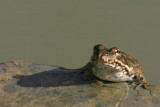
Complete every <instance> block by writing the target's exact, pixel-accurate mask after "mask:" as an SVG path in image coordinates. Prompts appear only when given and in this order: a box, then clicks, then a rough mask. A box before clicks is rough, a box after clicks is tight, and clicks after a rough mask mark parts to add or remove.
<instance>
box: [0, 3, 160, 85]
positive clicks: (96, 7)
mask: <svg viewBox="0 0 160 107" xmlns="http://www.w3.org/2000/svg"><path fill="white" fill-rule="evenodd" d="M159 5H160V1H158V0H152V1H150V0H142V1H139V0H134V1H128V0H117V1H112V0H102V1H97V0H89V1H86V0H80V1H77V0H52V1H51V0H45V1H44V0H34V1H32V0H26V1H21V0H14V1H13V0H8V1H6V0H5V1H0V13H1V16H0V37H1V38H0V44H1V45H0V49H1V57H0V59H1V62H4V61H8V60H13V59H23V60H25V61H31V62H33V63H38V64H49V65H57V66H63V67H67V68H79V67H82V66H83V65H85V64H86V63H87V62H88V61H89V57H90V56H91V54H92V48H93V46H94V45H95V44H98V43H102V44H104V45H105V46H106V47H109V48H110V47H113V46H117V47H119V48H120V49H121V50H122V51H124V52H126V53H128V54H129V55H131V56H134V57H136V58H137V59H138V60H139V62H140V64H141V65H142V67H143V71H144V74H145V75H146V77H147V79H148V81H149V82H150V83H152V84H160V80H159V76H160V72H159V60H160V57H159V56H160V49H159V47H160V43H159V40H160V36H159V35H160V30H159V28H160V21H159V19H160V6H159Z"/></svg>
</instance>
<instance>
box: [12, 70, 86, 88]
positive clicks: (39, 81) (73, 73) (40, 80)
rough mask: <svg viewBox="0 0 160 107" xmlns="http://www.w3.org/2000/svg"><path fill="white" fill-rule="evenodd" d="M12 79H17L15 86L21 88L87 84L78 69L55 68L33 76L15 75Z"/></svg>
mask: <svg viewBox="0 0 160 107" xmlns="http://www.w3.org/2000/svg"><path fill="white" fill-rule="evenodd" d="M14 78H17V79H19V80H18V82H17V85H20V86H23V87H58V86H71V85H82V84H89V82H88V81H86V80H85V79H84V74H83V72H82V70H78V69H77V70H69V69H68V70H67V69H64V68H57V69H53V70H49V71H44V72H40V73H36V74H33V75H17V76H14Z"/></svg>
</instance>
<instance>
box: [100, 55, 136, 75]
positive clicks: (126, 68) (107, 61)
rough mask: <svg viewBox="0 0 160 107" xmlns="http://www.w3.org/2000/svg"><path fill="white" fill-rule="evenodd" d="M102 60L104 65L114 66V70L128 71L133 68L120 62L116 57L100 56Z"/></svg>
mask: <svg viewBox="0 0 160 107" xmlns="http://www.w3.org/2000/svg"><path fill="white" fill-rule="evenodd" d="M102 60H103V62H104V64H105V65H107V66H109V67H111V68H114V69H116V70H119V71H123V72H127V73H129V72H131V71H132V70H133V67H129V66H128V65H126V64H124V63H122V62H121V61H120V60H118V59H116V58H111V57H107V56H102Z"/></svg>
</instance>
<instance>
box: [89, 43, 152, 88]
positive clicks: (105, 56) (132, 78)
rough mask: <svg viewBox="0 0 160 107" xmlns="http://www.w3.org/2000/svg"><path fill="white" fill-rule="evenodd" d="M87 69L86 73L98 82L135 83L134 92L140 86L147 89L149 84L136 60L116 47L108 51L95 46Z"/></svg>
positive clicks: (102, 47) (100, 45) (101, 46)
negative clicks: (98, 80) (88, 72)
mask: <svg viewBox="0 0 160 107" xmlns="http://www.w3.org/2000/svg"><path fill="white" fill-rule="evenodd" d="M87 67H88V71H90V73H91V74H92V75H93V76H94V77H96V78H98V79H100V80H103V81H111V82H131V83H136V87H135V89H136V90H138V88H139V87H140V86H142V87H143V88H145V89H149V83H148V82H147V80H146V78H145V76H144V74H143V72H142V67H141V65H140V64H139V62H138V60H137V59H135V58H134V57H132V56H129V55H128V54H126V53H124V52H122V51H121V50H120V49H119V48H117V47H112V48H110V49H108V48H106V47H105V46H103V45H102V44H98V45H95V46H94V48H93V55H92V56H91V58H90V61H89V63H88V64H87Z"/></svg>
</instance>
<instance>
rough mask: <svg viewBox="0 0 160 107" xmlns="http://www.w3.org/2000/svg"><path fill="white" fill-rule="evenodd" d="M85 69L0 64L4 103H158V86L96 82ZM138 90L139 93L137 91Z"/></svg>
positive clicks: (43, 106) (130, 106) (139, 106)
mask: <svg viewBox="0 0 160 107" xmlns="http://www.w3.org/2000/svg"><path fill="white" fill-rule="evenodd" d="M83 70H84V69H73V70H72V69H65V68H62V67H55V66H48V65H36V64H31V63H27V62H24V61H11V62H7V63H1V64H0V105H1V106H3V107H31V106H34V107H36V106H39V107H159V106H160V86H152V90H151V93H150V91H149V90H146V89H143V88H139V91H136V90H134V89H133V88H131V87H130V85H128V84H127V83H123V82H121V83H108V86H105V87H104V86H99V85H97V84H95V83H92V82H89V81H87V80H86V79H85V78H84V73H83ZM139 93H140V94H139Z"/></svg>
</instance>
